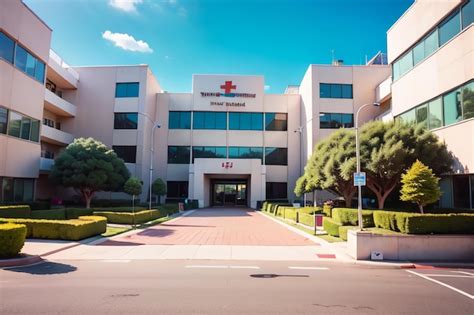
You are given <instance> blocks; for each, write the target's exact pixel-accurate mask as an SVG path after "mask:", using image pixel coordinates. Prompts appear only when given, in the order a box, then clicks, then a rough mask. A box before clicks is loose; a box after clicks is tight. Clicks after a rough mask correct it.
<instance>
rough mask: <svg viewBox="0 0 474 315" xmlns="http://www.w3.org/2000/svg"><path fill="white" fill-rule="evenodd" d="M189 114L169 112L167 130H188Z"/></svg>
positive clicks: (189, 126)
mask: <svg viewBox="0 0 474 315" xmlns="http://www.w3.org/2000/svg"><path fill="white" fill-rule="evenodd" d="M190 128H191V112H174V111H171V112H169V129H190Z"/></svg>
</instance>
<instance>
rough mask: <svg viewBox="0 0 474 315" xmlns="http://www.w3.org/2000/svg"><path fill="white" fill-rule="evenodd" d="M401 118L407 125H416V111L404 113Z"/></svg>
mask: <svg viewBox="0 0 474 315" xmlns="http://www.w3.org/2000/svg"><path fill="white" fill-rule="evenodd" d="M400 118H401V119H402V121H403V122H404V123H406V124H414V123H416V115H415V110H414V109H412V110H410V111H408V112H406V113H403V114H401V115H400Z"/></svg>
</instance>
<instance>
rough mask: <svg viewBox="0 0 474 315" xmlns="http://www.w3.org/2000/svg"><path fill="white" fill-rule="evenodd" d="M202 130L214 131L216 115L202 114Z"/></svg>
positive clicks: (211, 113)
mask: <svg viewBox="0 0 474 315" xmlns="http://www.w3.org/2000/svg"><path fill="white" fill-rule="evenodd" d="M204 129H216V113H214V112H207V113H204Z"/></svg>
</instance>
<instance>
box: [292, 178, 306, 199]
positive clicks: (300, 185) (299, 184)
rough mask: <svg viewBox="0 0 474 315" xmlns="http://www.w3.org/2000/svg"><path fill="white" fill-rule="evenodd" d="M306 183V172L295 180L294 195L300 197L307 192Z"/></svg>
mask: <svg viewBox="0 0 474 315" xmlns="http://www.w3.org/2000/svg"><path fill="white" fill-rule="evenodd" d="M306 184H307V180H306V174H303V176H301V177H300V178H298V179H297V180H296V185H295V189H294V192H295V195H296V196H298V197H300V196H302V195H303V194H305V193H307V192H308V191H307V189H306Z"/></svg>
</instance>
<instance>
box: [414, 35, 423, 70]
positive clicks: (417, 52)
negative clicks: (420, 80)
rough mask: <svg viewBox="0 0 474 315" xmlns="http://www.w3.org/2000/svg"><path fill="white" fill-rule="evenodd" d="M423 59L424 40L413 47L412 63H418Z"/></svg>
mask: <svg viewBox="0 0 474 315" xmlns="http://www.w3.org/2000/svg"><path fill="white" fill-rule="evenodd" d="M423 59H425V41H422V42H420V43H419V44H418V45H416V46H415V48H413V64H415V65H416V64H418V63H419V62H420V61H422V60H423Z"/></svg>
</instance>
